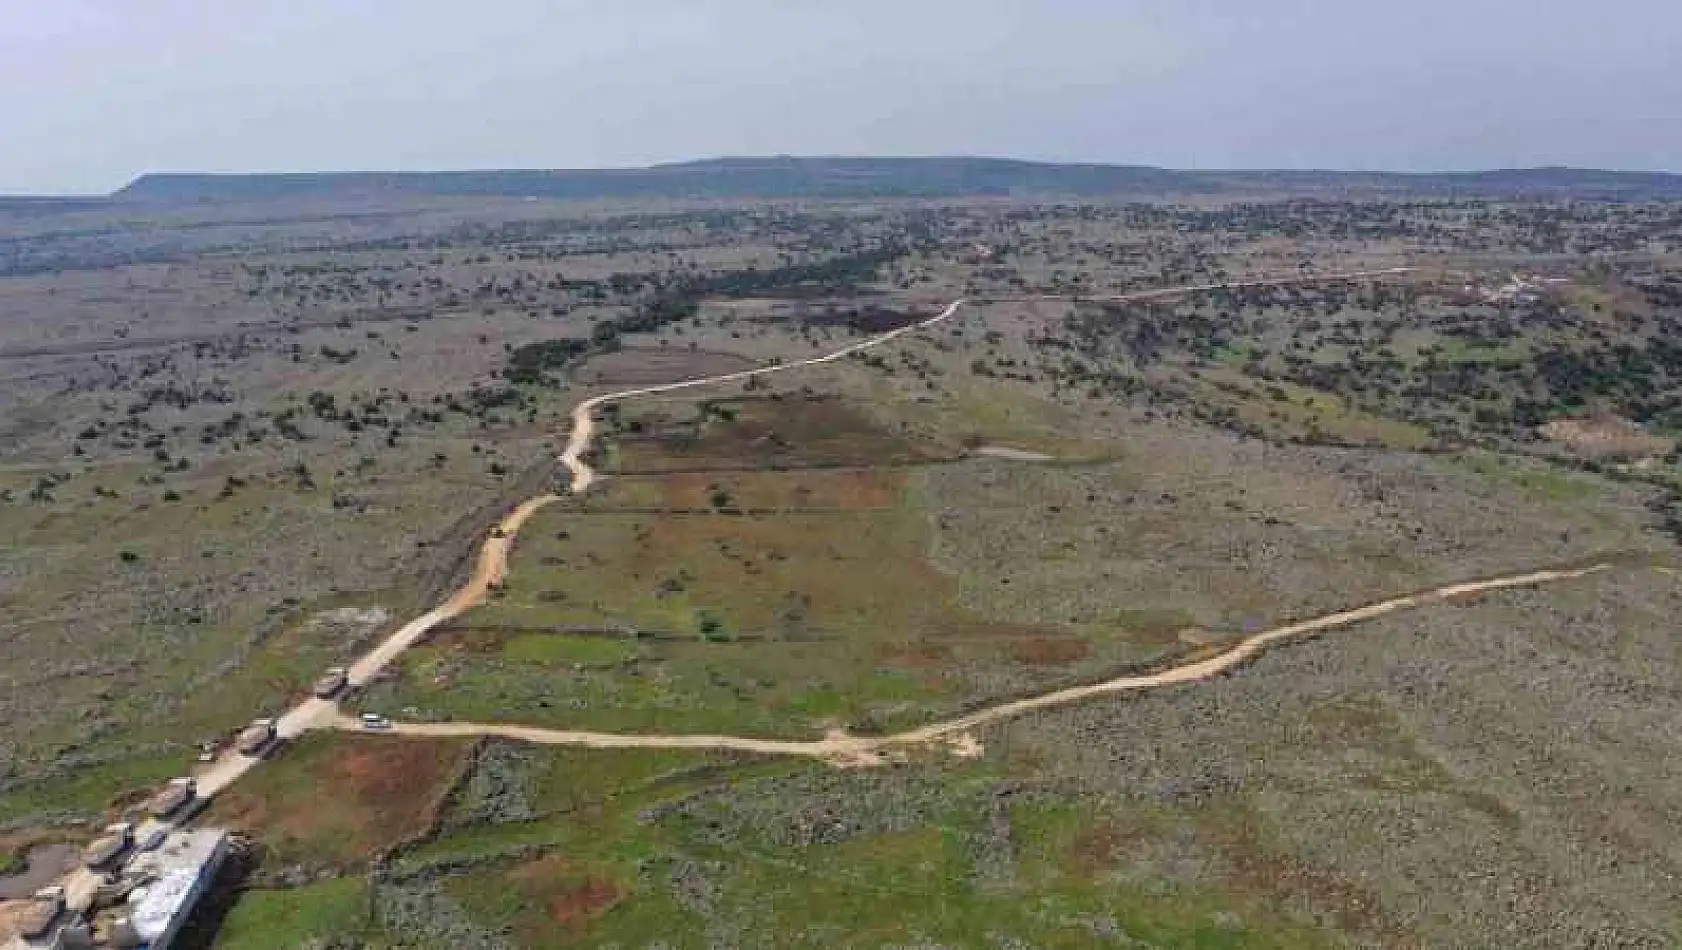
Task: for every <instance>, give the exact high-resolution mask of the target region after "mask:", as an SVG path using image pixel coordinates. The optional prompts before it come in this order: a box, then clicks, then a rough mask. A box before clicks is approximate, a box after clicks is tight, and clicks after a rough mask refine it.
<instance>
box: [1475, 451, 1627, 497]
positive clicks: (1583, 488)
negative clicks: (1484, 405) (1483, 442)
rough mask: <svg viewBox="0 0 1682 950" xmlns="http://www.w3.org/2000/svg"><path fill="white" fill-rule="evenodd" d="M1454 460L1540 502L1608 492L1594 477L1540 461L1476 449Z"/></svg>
mask: <svg viewBox="0 0 1682 950" xmlns="http://www.w3.org/2000/svg"><path fill="white" fill-rule="evenodd" d="M1454 461H1455V462H1456V463H1457V464H1459V465H1461V466H1463V467H1464V468H1466V469H1469V470H1470V471H1473V472H1476V473H1477V474H1479V475H1482V476H1484V477H1485V478H1488V479H1490V480H1491V481H1495V482H1498V483H1500V484H1503V485H1510V486H1513V487H1515V488H1518V489H1520V490H1522V491H1523V492H1525V493H1526V494H1528V495H1530V496H1532V497H1534V498H1537V499H1539V500H1542V501H1551V502H1582V501H1591V500H1594V499H1596V498H1602V497H1604V496H1605V495H1606V491H1607V489H1606V485H1605V484H1604V483H1603V482H1602V481H1601V480H1600V479H1599V478H1597V477H1595V476H1592V475H1582V474H1577V473H1573V472H1564V471H1560V470H1559V469H1556V468H1551V467H1549V466H1547V465H1546V463H1543V462H1536V461H1530V460H1521V459H1515V458H1511V457H1509V456H1503V455H1496V454H1494V453H1491V452H1476V451H1474V452H1466V453H1463V454H1460V455H1457V456H1455V458H1454Z"/></svg>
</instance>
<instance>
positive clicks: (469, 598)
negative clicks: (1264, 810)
mask: <svg viewBox="0 0 1682 950" xmlns="http://www.w3.org/2000/svg"><path fill="white" fill-rule="evenodd" d="M1410 270H1412V269H1411V268H1405V267H1401V268H1390V269H1386V270H1376V271H1355V272H1348V273H1338V274H1324V275H1312V276H1309V275H1302V276H1295V277H1286V278H1278V279H1273V280H1254V281H1243V282H1234V283H1216V284H1198V285H1193V286H1188V287H1167V288H1161V289H1157V290H1146V291H1138V292H1135V293H1131V294H1124V295H1121V296H1119V297H1116V298H1110V299H1116V300H1145V299H1154V298H1159V297H1167V296H1173V295H1177V294H1187V293H1196V292H1199V291H1205V290H1217V289H1220V288H1223V287H1250V286H1262V285H1268V284H1297V283H1305V282H1312V281H1330V280H1350V279H1355V278H1361V277H1376V276H1385V275H1393V274H1399V273H1406V272H1408V271H1410ZM963 305H964V301H963V300H955V301H953V302H952V303H951V304H949V305H947V307H946V308H945V309H944V310H942V311H941V312H940V313H938V314H936V315H934V316H932V317H929V318H928V319H926V320H921V321H918V322H916V323H912V324H908V325H906V326H903V327H900V328H899V329H897V330H890V331H888V332H886V333H881V334H878V335H876V336H873V337H870V338H868V339H865V340H861V341H859V342H857V343H853V344H850V345H848V346H844V347H842V348H840V349H838V350H835V351H833V352H830V353H826V354H824V355H823V356H816V357H812V358H810V359H803V360H797V361H794V362H791V363H779V364H775V365H771V366H761V367H757V368H755V369H749V370H742V371H740V372H735V373H726V374H724V375H721V376H708V377H704V378H701V379H691V380H684V381H681V382H676V383H665V384H662V385H657V386H642V387H637V388H634V389H626V390H620V391H617V392H611V393H605V394H603V395H600V396H593V397H591V398H589V399H586V400H584V401H583V402H581V403H579V404H578V406H577V407H576V408H574V409H573V412H572V432H571V434H570V436H569V437H568V439H567V445H566V448H565V450H563V452H562V453H561V456H560V462H561V464H562V465H564V466H566V468H567V470H568V471H569V472H571V473H572V481H571V485H570V490H571V492H572V493H573V494H580V493H582V492H585V491H588V490H589V488H590V486H591V484H592V483H594V481H595V479H596V473H595V470H594V469H592V468H591V467H590V466H589V465H588V464H587V463H585V462H584V460H583V456H584V454H585V453H586V452H587V451H588V450H589V447H590V443H591V441H592V440H593V439H594V437H595V415H594V413H595V410H596V409H597V408H598V407H600V406H603V405H606V404H608V403H611V402H618V401H620V400H624V399H631V398H634V397H637V396H652V395H658V394H661V393H668V392H675V391H678V390H683V389H695V388H700V387H703V386H714V385H718V384H721V383H729V382H735V381H738V380H743V379H748V378H750V377H754V376H761V375H765V374H769V373H781V372H787V371H789V370H794V369H800V368H803V367H808V366H816V365H819V364H823V363H832V362H835V361H836V360H840V359H845V358H846V357H848V356H851V355H852V354H854V353H857V352H860V351H862V350H867V349H870V348H872V347H877V346H881V345H883V344H885V343H889V342H892V341H893V340H895V339H897V338H899V337H900V336H903V335H905V334H908V333H913V332H916V331H918V330H922V329H926V328H928V327H930V326H933V325H935V324H937V323H940V322H942V321H944V320H947V319H949V318H951V317H952V315H953V314H955V313H957V312H958V309H959V308H960V307H962V306H963ZM561 497H562V496H560V495H554V494H545V495H539V496H537V497H535V498H532V499H529V500H527V501H526V502H524V503H522V504H521V505H520V506H519V507H517V508H515V509H514V510H513V511H512V512H510V513H509V514H508V515H507V516H506V517H504V518H503V519H502V521H501V522H499V524H498V526H497V530H495V531H493V532H492V534H491V537H489V538H487V539H486V540H485V543H484V546H483V547H482V548H481V549H480V552H479V559H478V562H477V563H476V565H475V567H474V571H473V576H472V577H471V578H469V579H468V581H467V583H466V584H464V585H462V587H461V588H460V589H459V590H457V591H456V592H455V593H454V594H452V595H450V598H449V599H448V600H446V601H445V602H444V603H442V604H440V605H439V606H437V607H435V608H433V609H432V610H430V611H428V612H426V613H424V614H422V615H421V616H419V617H416V618H415V619H413V620H411V621H409V622H408V623H406V624H404V625H403V626H402V627H399V628H398V629H397V630H396V631H395V632H393V633H392V634H391V635H390V636H388V637H387V638H386V639H385V640H383V641H382V642H381V643H380V644H379V645H378V646H376V647H375V648H374V649H373V650H371V651H369V652H368V653H367V654H365V655H363V656H362V657H361V658H360V659H358V660H357V661H356V662H355V663H353V664H352V665H351V666H350V681H351V683H352V684H357V685H360V684H364V683H366V682H368V681H369V680H370V679H371V678H373V677H374V676H375V675H377V674H378V673H379V672H380V671H381V670H383V669H384V668H385V667H386V666H387V665H388V664H390V663H391V662H392V661H393V660H395V659H397V657H399V656H401V655H402V653H403V652H404V651H405V650H407V649H408V648H409V647H411V646H413V645H414V644H415V643H416V642H418V641H419V640H420V639H421V638H422V637H424V636H425V635H426V634H427V633H429V632H430V631H431V630H432V629H433V628H435V627H437V626H438V625H439V624H441V623H444V622H446V621H448V620H452V619H454V618H455V617H458V616H460V615H461V614H463V613H465V612H466V611H468V610H470V609H472V608H473V607H475V606H477V605H478V604H479V603H481V602H483V600H484V598H485V594H486V593H487V592H488V591H489V590H490V588H491V587H492V585H494V584H497V583H500V582H501V581H502V579H503V578H504V577H505V576H506V575H507V572H508V555H509V551H510V550H511V549H512V547H513V544H514V539H515V537H516V536H517V535H518V534H519V531H520V528H521V527H523V526H524V524H525V522H526V520H527V519H529V518H530V517H531V516H532V515H533V514H535V513H536V512H537V511H539V510H540V509H542V508H543V507H544V506H546V505H549V504H552V503H554V502H556V501H559V500H560V498H561ZM1492 583H1495V582H1492ZM1363 609H1364V610H1371V609H1373V608H1363ZM1387 609H1396V608H1395V607H1390V608H1387ZM1380 612H1384V611H1380ZM1356 619H1360V618H1356ZM1343 622H1351V621H1343ZM1327 625H1335V623H1334V624H1327ZM1282 635H1283V636H1289V635H1291V634H1282ZM1262 645H1265V644H1262ZM1260 648H1261V645H1258V646H1257V647H1256V649H1260ZM1241 659H1242V658H1239V660H1241ZM1239 660H1234V661H1233V662H1239ZM1170 672H1171V673H1172V671H1170ZM1160 675H1163V676H1167V675H1170V674H1160ZM1204 675H1207V674H1204ZM1187 678H1188V679H1191V678H1198V677H1197V676H1188V677H1187ZM1178 681H1181V682H1183V681H1184V680H1178ZM1163 682H1168V681H1167V680H1164V681H1163ZM1121 683H1122V681H1116V682H1115V683H1110V684H1103V685H1101V686H1095V687H1085V688H1083V689H1082V690H1079V691H1064V692H1061V693H1053V694H1050V695H1048V696H1043V697H1038V698H1036V699H1031V700H1022V701H1019V702H1017V703H1011V704H1007V706H1005V707H999V709H998V710H994V711H990V712H991V713H992V714H994V715H996V717H998V718H1004V717H1008V716H1014V715H1019V714H1020V713H1021V712H1023V711H1026V710H1028V709H1034V708H1042V707H1044V706H1049V705H1057V704H1060V703H1066V702H1073V701H1075V700H1076V699H1080V698H1084V697H1086V696H1092V695H1097V694H1099V693H1104V692H1115V691H1119V690H1122V689H1137V688H1142V686H1144V685H1156V684H1134V685H1118V684H1121ZM1076 693H1078V695H1076ZM974 715H986V714H984V713H977V714H974ZM972 718H973V716H971V717H965V719H964V720H959V721H955V722H954V723H952V724H946V727H945V728H942V729H939V730H937V731H936V732H930V731H929V730H931V729H937V727H925V729H923V730H919V731H918V733H917V734H916V735H919V736H922V738H913V737H912V735H911V734H908V735H907V736H905V737H894V738H893V739H892V740H881V739H874V740H867V739H860V738H856V737H848V736H839V735H832V736H831V737H829V738H828V739H825V740H823V741H822V742H805V743H801V742H774V741H769V740H755V739H742V738H734V737H728V736H714V737H705V736H699V737H697V736H664V737H659V736H656V737H644V736H619V737H616V736H601V735H596V734H592V733H551V732H547V731H545V730H528V729H525V727H520V726H495V725H484V726H465V725H462V724H454V723H450V724H441V725H436V726H423V725H421V724H406V725H404V726H402V727H400V728H399V729H398V730H396V731H398V732H402V733H407V734H414V735H424V734H429V733H427V732H426V731H425V730H426V729H437V730H443V731H440V732H436V733H430V734H437V735H455V734H465V733H462V732H459V731H455V732H453V731H450V730H462V729H476V730H477V731H475V732H471V733H470V734H475V735H509V736H511V737H516V738H517V737H519V736H516V735H515V733H520V734H522V735H530V736H536V735H545V736H566V737H571V738H568V739H565V740H564V741H567V742H571V743H573V744H582V745H591V744H596V745H604V746H608V745H615V744H617V745H622V746H633V747H635V746H646V747H659V748H671V747H677V748H739V749H746V750H748V751H764V752H780V753H784V754H802V755H817V756H821V757H825V758H830V759H844V758H846V757H848V756H849V755H857V754H864V755H866V756H868V755H869V754H871V753H872V751H873V750H875V749H878V748H881V747H883V746H884V745H893V744H899V745H905V744H910V743H914V742H927V741H931V740H933V739H936V738H940V737H942V736H946V735H948V734H950V733H955V732H962V731H963V730H965V729H967V728H969V726H966V725H962V724H960V723H964V722H969V720H970V719H972ZM986 721H991V720H990V719H982V720H978V721H977V722H976V723H974V724H980V722H986ZM343 725H344V721H343V720H342V719H341V718H340V716H339V712H338V706H337V704H336V703H334V702H332V701H330V700H322V699H316V698H314V697H311V698H308V699H305V700H303V701H302V702H300V703H299V704H298V705H296V706H294V707H293V708H292V709H290V710H288V711H287V712H286V713H285V714H284V715H282V716H280V717H279V718H278V720H277V722H276V731H277V732H278V733H279V735H280V737H281V738H283V739H288V738H294V737H296V736H299V735H302V734H303V733H305V732H309V731H311V730H314V729H321V728H330V727H335V726H339V727H342V726H343ZM532 741H557V740H555V739H552V738H551V739H535V738H534V739H533V740H532ZM709 742H710V743H711V744H710V745H709V744H708V743H709ZM259 762H261V759H255V758H250V757H247V756H242V755H238V754H236V753H234V752H233V751H232V750H229V751H227V752H225V753H224V754H223V755H222V757H221V758H220V759H218V760H217V761H216V762H215V763H213V764H211V765H210V766H208V767H206V768H205V769H204V770H203V771H201V772H200V773H198V775H197V776H196V778H197V779H198V784H199V793H200V795H201V796H203V797H206V798H208V797H210V796H213V795H215V794H216V793H217V792H219V791H221V790H222V789H224V788H226V787H228V786H229V785H231V784H233V783H234V782H235V781H237V780H239V778H240V777H241V776H243V775H245V773H247V772H249V771H250V770H251V769H253V768H255V767H256V766H257V764H258V763H259Z"/></svg>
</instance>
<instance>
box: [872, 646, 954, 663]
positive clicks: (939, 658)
mask: <svg viewBox="0 0 1682 950" xmlns="http://www.w3.org/2000/svg"><path fill="white" fill-rule="evenodd" d="M881 657H882V664H883V665H884V666H895V667H900V668H904V669H930V668H933V667H941V666H945V665H946V664H947V663H949V662H951V660H952V648H951V647H949V646H944V645H942V644H938V643H913V644H908V645H906V646H897V647H888V648H886V649H884V650H883V651H882V653H881Z"/></svg>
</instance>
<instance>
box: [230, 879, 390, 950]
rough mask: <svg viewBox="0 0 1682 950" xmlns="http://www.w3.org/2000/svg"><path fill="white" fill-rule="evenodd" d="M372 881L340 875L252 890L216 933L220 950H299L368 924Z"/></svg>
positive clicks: (354, 932)
mask: <svg viewBox="0 0 1682 950" xmlns="http://www.w3.org/2000/svg"><path fill="white" fill-rule="evenodd" d="M367 915H368V886H367V884H366V883H364V882H363V881H361V880H359V879H356V878H336V879H334V880H329V881H320V882H317V883H315V884H309V885H306V886H304V887H299V888H293V889H291V890H284V891H269V890H259V891H247V892H246V893H244V894H242V895H241V896H240V899H239V902H238V903H236V904H235V905H234V907H233V909H232V910H230V911H229V912H228V916H227V917H226V918H225V919H224V920H223V922H222V928H221V930H219V931H218V932H217V935H216V947H217V950H296V948H298V947H304V946H310V945H312V942H315V941H319V942H322V943H323V944H324V943H325V942H326V941H328V940H331V939H332V938H334V937H344V936H349V935H352V934H356V933H359V932H361V931H362V930H364V929H365V928H366V924H367Z"/></svg>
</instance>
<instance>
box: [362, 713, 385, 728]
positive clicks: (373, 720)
mask: <svg viewBox="0 0 1682 950" xmlns="http://www.w3.org/2000/svg"><path fill="white" fill-rule="evenodd" d="M362 728H364V729H390V728H391V720H389V719H387V718H386V717H384V716H382V715H380V714H379V713H371V712H367V713H363V714H362Z"/></svg>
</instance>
